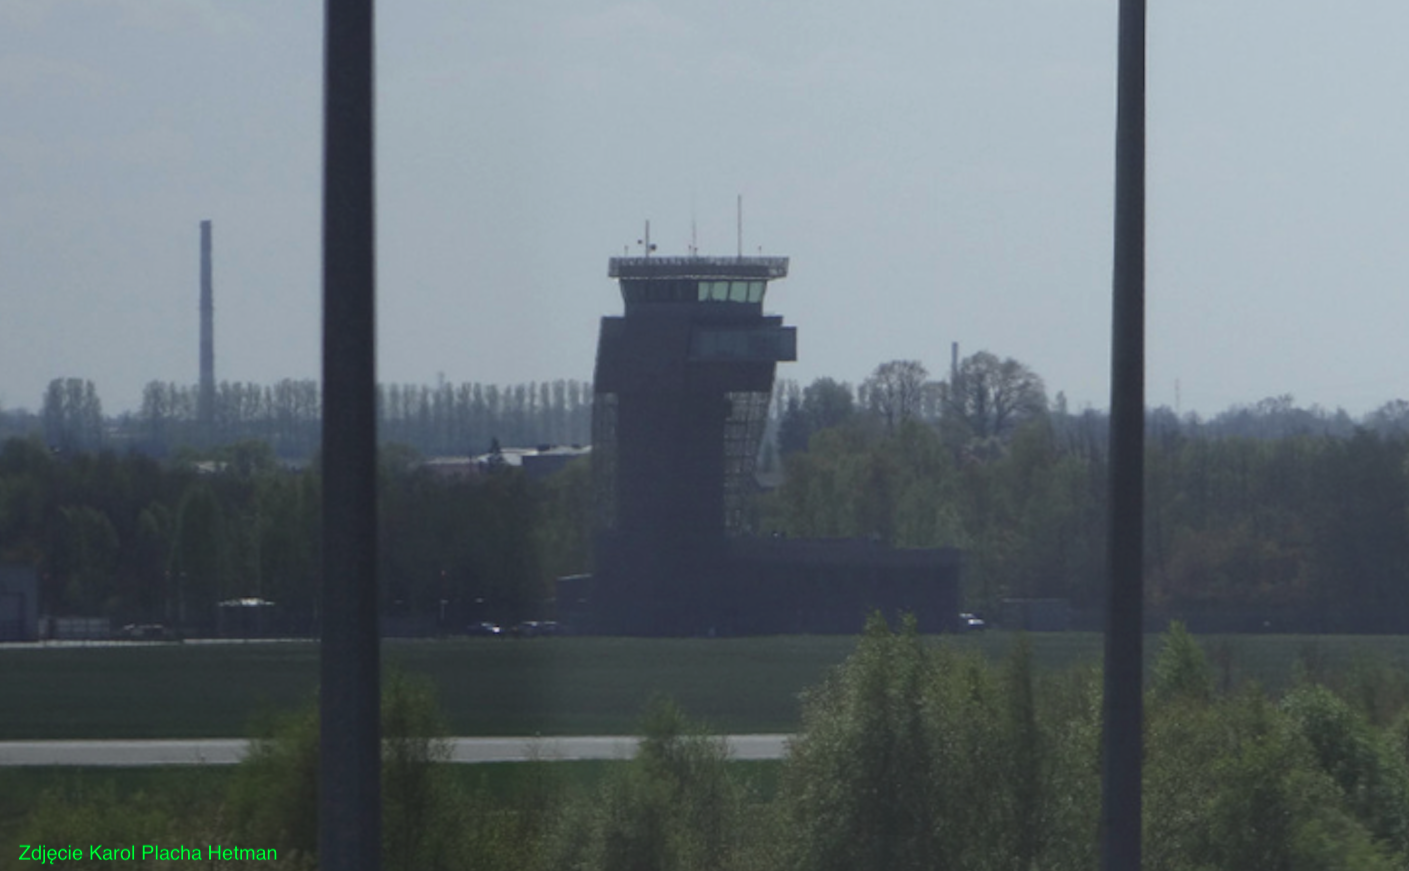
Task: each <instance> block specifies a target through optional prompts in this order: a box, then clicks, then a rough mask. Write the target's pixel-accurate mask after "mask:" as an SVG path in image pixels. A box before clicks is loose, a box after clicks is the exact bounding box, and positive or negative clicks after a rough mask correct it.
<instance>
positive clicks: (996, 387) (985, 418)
mask: <svg viewBox="0 0 1409 871" xmlns="http://www.w3.org/2000/svg"><path fill="white" fill-rule="evenodd" d="M945 400H946V401H945V403H944V405H945V408H944V410H945V413H946V416H948V417H949V418H950V419H952V420H954V421H955V422H956V423H958V424H959V425H960V426H961V428H962V429H963V430H964V431H965V432H966V434H967V435H968V436H969V437H971V438H974V439H978V440H983V439H989V438H999V439H1007V438H1008V437H1009V436H1010V435H1012V433H1013V432H1014V431H1015V430H1016V429H1017V428H1018V426H1019V425H1021V424H1022V423H1023V422H1024V421H1026V420H1029V419H1031V418H1033V417H1035V416H1037V415H1040V414H1044V413H1045V412H1046V410H1047V391H1046V388H1045V387H1044V386H1043V384H1042V379H1041V378H1040V377H1039V376H1038V375H1037V373H1035V372H1033V371H1032V370H1031V369H1029V368H1028V367H1027V366H1025V365H1023V364H1022V363H1019V362H1018V361H1017V360H1014V359H1012V358H1011V357H1009V358H1007V359H1005V360H999V359H998V358H997V357H996V356H994V355H993V354H990V353H989V352H987V351H979V352H978V353H976V354H974V355H972V356H970V357H966V358H965V359H964V360H963V362H961V363H960V364H959V371H958V373H957V374H956V376H955V377H954V379H953V383H951V384H949V385H948V386H947V389H946V396H945Z"/></svg>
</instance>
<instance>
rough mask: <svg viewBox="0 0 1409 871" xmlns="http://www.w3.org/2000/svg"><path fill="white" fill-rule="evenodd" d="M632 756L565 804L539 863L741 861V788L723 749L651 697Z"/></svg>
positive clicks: (685, 870)
mask: <svg viewBox="0 0 1409 871" xmlns="http://www.w3.org/2000/svg"><path fill="white" fill-rule="evenodd" d="M642 732H643V739H642V742H641V747H640V750H639V751H638V753H637V755H636V757H635V758H634V759H633V760H632V761H631V762H630V764H629V765H627V766H626V767H625V768H624V769H622V770H621V771H620V772H619V773H616V774H614V775H613V776H610V777H608V779H607V781H606V782H605V783H604V784H603V786H602V788H601V789H600V790H599V791H598V792H596V793H595V794H593V795H589V796H586V797H579V798H578V799H577V800H576V801H571V802H568V803H566V805H565V806H564V807H563V809H562V811H561V812H560V814H559V817H558V820H557V824H556V825H555V826H553V827H552V830H551V831H550V832H549V833H548V834H547V837H545V839H544V842H543V850H542V851H541V853H540V856H539V863H540V866H541V867H543V868H545V869H561V868H572V869H581V871H595V869H601V871H676V869H679V871H717V869H726V868H731V867H738V866H740V865H741V864H742V863H743V862H744V855H743V842H742V838H741V833H742V832H743V831H744V830H745V828H746V827H745V825H744V815H743V809H744V794H743V790H742V789H741V788H740V787H739V786H738V784H737V783H736V782H735V781H734V780H733V778H732V777H731V776H730V774H729V771H728V767H727V763H728V748H727V747H726V746H725V744H724V742H723V741H722V740H721V739H719V738H712V737H708V736H706V735H704V734H702V733H701V732H700V730H699V729H698V727H696V726H693V725H692V724H691V723H690V722H689V721H688V720H687V719H686V718H685V716H684V715H683V714H682V713H681V711H680V709H679V708H678V707H676V706H675V705H674V704H673V703H671V702H668V701H665V700H659V699H658V700H655V701H653V702H652V703H651V704H650V705H649V706H648V708H647V711H646V713H645V715H644V717H643V719H642Z"/></svg>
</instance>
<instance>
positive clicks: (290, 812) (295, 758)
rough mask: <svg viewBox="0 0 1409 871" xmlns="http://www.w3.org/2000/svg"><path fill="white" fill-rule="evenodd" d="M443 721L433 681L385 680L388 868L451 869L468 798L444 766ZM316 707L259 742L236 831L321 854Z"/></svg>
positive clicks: (239, 798) (236, 806)
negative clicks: (463, 805) (459, 822)
mask: <svg viewBox="0 0 1409 871" xmlns="http://www.w3.org/2000/svg"><path fill="white" fill-rule="evenodd" d="M445 731H446V727H445V721H444V718H443V716H442V715H441V713H440V709H439V707H438V705H437V702H436V698H435V692H434V689H433V687H432V685H431V684H430V682H429V681H428V680H424V679H420V678H414V677H411V676H408V675H405V674H403V673H401V672H399V671H396V670H388V671H387V672H386V673H385V675H384V676H383V680H382V741H383V743H382V854H383V861H384V864H385V867H387V868H389V869H396V871H400V869H412V868H415V869H427V871H435V869H440V868H446V867H449V865H450V863H451V862H452V860H453V859H454V858H455V857H456V854H457V852H458V851H459V848H460V846H461V845H460V843H459V842H458V840H457V839H458V838H459V836H460V833H461V831H462V829H461V826H459V825H457V824H456V823H457V814H458V813H459V812H460V810H461V807H460V805H461V800H460V797H459V795H458V793H457V792H456V790H455V788H454V783H453V781H451V780H450V777H449V773H448V772H447V771H445V770H444V767H443V765H442V764H441V763H444V762H445V761H447V760H448V759H449V756H450V748H449V744H448V743H447V742H446V741H445V740H444V735H445ZM318 733H319V717H318V706H317V703H316V702H315V703H314V704H312V705H310V706H309V707H307V708H305V709H304V710H302V711H299V712H297V713H295V714H292V715H290V716H288V717H286V718H284V719H283V720H282V721H279V722H277V723H276V724H275V725H274V726H273V728H272V729H271V730H270V732H269V733H268V734H266V735H265V736H264V737H263V738H261V739H259V740H257V741H256V742H255V744H254V746H253V748H252V749H251V752H250V755H249V756H248V758H246V759H245V760H244V761H243V762H242V763H241V764H240V765H239V766H238V769H237V771H236V773H235V776H234V778H233V781H232V783H231V787H230V793H229V798H230V807H231V811H232V815H233V818H234V825H235V830H236V833H237V835H238V836H239V837H241V838H244V839H245V840H246V841H249V842H254V841H257V842H259V843H263V844H268V845H270V846H273V847H276V848H277V849H278V850H279V851H280V856H281V857H282V856H283V855H285V853H284V851H285V850H288V851H289V852H290V853H291V854H293V855H296V856H302V857H308V858H310V859H311V858H313V857H316V855H317V851H318V739H319V734H318Z"/></svg>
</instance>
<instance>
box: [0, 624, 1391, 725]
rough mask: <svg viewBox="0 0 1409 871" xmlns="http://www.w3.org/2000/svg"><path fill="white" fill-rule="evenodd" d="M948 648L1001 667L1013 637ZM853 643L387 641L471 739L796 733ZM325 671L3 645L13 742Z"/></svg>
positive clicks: (1274, 639)
mask: <svg viewBox="0 0 1409 871" xmlns="http://www.w3.org/2000/svg"><path fill="white" fill-rule="evenodd" d="M1030 639H1031V642H1032V645H1033V652H1034V656H1035V659H1036V661H1037V663H1038V664H1039V665H1041V666H1043V667H1050V668H1064V667H1067V666H1070V665H1073V664H1082V663H1086V664H1094V663H1097V662H1099V660H1100V655H1101V637H1100V636H1099V635H1097V634H1093V633H1058V634H1036V635H1032V636H1030ZM948 641H949V642H950V643H954V644H958V645H961V646H964V647H973V648H975V649H978V650H980V651H982V652H983V653H984V654H985V655H988V656H992V657H1001V656H1003V655H1004V654H1005V652H1006V651H1007V650H1008V649H1009V648H1010V646H1011V644H1012V641H1013V636H1012V635H1009V634H1006V633H997V632H993V633H987V634H980V635H971V636H961V637H957V638H953V639H948ZM1203 641H1204V645H1205V649H1206V650H1208V651H1209V654H1210V660H1211V661H1212V662H1213V664H1214V668H1215V671H1216V673H1217V674H1218V675H1219V677H1220V680H1222V679H1223V677H1225V676H1226V677H1227V679H1228V680H1229V681H1231V682H1233V683H1240V682H1242V681H1245V680H1249V679H1252V680H1256V681H1257V682H1258V683H1260V684H1262V685H1263V686H1265V687H1268V688H1270V689H1273V690H1277V689H1280V688H1281V687H1283V686H1285V685H1286V684H1287V682H1288V681H1289V680H1290V679H1291V675H1292V673H1293V666H1294V663H1295V662H1297V661H1298V659H1301V660H1303V661H1304V662H1307V663H1310V665H1311V667H1312V668H1314V669H1321V670H1324V671H1325V672H1327V673H1331V672H1341V671H1345V670H1347V669H1349V668H1351V667H1353V666H1354V665H1355V663H1357V662H1369V661H1377V662H1385V663H1392V664H1396V665H1400V666H1403V665H1404V664H1405V663H1409V637H1399V636H1395V637H1387V636H1325V637H1320V638H1314V637H1311V636H1279V635H1267V636H1254V635H1243V636H1213V637H1208V638H1204V639H1203ZM936 643H938V642H936ZM854 646H855V640H854V639H852V638H843V637H816V636H784V637H770V638H746V639H716V640H707V639H619V638H553V639H533V640H524V641H513V640H506V639H459V640H450V641H420V642H406V641H389V642H386V643H385V644H384V645H383V661H384V663H387V664H395V665H397V666H399V667H401V668H403V669H405V670H406V671H409V672H413V673H419V674H425V675H428V676H429V677H430V678H431V679H432V680H434V682H435V683H436V685H437V686H438V687H439V689H440V695H441V703H442V706H443V708H444V710H445V712H446V715H447V717H448V718H449V721H450V725H451V730H452V732H453V733H454V734H458V735H531V734H544V735H569V734H616V733H624V732H631V731H632V730H633V728H634V725H635V721H636V717H637V714H638V713H639V712H640V710H641V709H642V707H643V705H644V704H645V703H646V701H647V700H648V699H649V698H650V697H651V695H652V694H655V693H663V694H667V695H669V696H671V697H673V698H674V699H675V700H676V701H677V702H679V703H680V705H681V706H682V707H683V708H684V709H685V711H686V712H687V713H688V714H689V715H690V716H691V717H693V718H695V719H698V720H702V721H704V722H705V723H706V724H707V725H708V726H709V727H710V728H712V729H716V730H718V731H722V732H787V731H792V730H794V729H796V728H797V727H798V723H799V704H798V695H799V693H800V692H801V691H802V690H804V689H806V688H807V687H810V686H814V685H816V684H817V683H818V682H819V681H820V680H821V679H822V677H823V676H824V674H825V673H826V672H827V670H828V669H829V668H830V667H832V666H834V665H836V664H837V663H839V662H841V661H842V660H843V659H844V658H845V657H846V656H847V655H848V654H849V653H850V652H851V650H852V649H853V648H854ZM1158 646H1159V639H1158V636H1148V637H1147V641H1146V653H1147V662H1148V659H1149V658H1150V657H1152V656H1153V655H1154V654H1155V653H1156V652H1157V650H1158ZM317 673H318V649H317V646H316V645H314V644H312V643H288V644H248V645H168V646H156V647H104V648H69V649H48V650H39V649H13V648H12V649H5V650H0V699H3V700H4V703H3V704H0V740H20V739H27V738H51V739H73V738H162V737H167V738H195V737H238V736H242V735H247V734H250V731H251V728H252V724H253V723H254V722H255V721H256V720H257V719H258V718H259V717H261V716H266V715H268V714H269V713H272V712H276V711H284V710H289V709H291V708H295V707H297V706H299V705H301V704H304V703H306V702H308V701H309V700H311V699H312V698H313V694H314V692H315V688H316V686H317Z"/></svg>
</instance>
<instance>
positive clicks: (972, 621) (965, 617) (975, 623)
mask: <svg viewBox="0 0 1409 871" xmlns="http://www.w3.org/2000/svg"><path fill="white" fill-rule="evenodd" d="M987 628H988V623H987V622H985V621H984V619H983V618H982V617H980V616H978V615H977V614H969V613H967V612H965V613H963V614H960V615H959V631H960V632H982V631H984V630H985V629H987Z"/></svg>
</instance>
